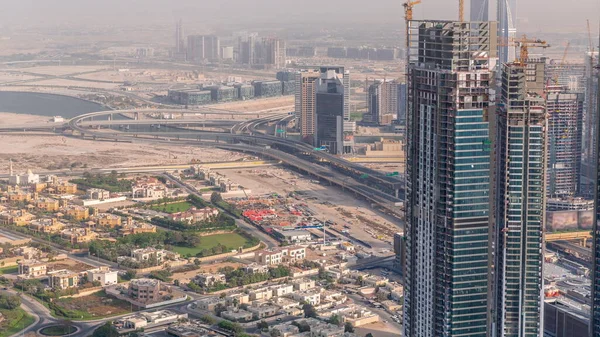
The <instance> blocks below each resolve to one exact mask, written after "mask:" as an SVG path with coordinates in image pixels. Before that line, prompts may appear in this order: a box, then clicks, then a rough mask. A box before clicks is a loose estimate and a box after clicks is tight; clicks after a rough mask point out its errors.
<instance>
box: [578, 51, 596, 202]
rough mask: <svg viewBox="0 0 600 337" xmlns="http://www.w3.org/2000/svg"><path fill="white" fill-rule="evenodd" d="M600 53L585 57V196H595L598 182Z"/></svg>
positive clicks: (582, 173) (581, 184) (583, 192)
mask: <svg viewBox="0 0 600 337" xmlns="http://www.w3.org/2000/svg"><path fill="white" fill-rule="evenodd" d="M596 64H598V52H587V53H586V55H585V75H584V82H585V90H584V94H585V101H584V107H583V120H584V123H583V141H582V143H583V146H582V147H583V153H582V164H581V182H580V191H581V192H582V194H583V195H585V196H590V197H591V196H593V193H594V191H593V190H594V188H593V186H594V184H595V181H596V177H595V174H596V167H597V165H598V163H597V161H596V146H595V144H596V142H597V138H598V136H597V135H598V134H597V130H596V125H598V123H599V121H598V105H597V104H596V102H597V100H598V76H597V75H598V70H597V69H596V68H594V67H595V66H596Z"/></svg>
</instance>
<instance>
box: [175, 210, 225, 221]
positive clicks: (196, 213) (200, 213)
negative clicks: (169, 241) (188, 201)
mask: <svg viewBox="0 0 600 337" xmlns="http://www.w3.org/2000/svg"><path fill="white" fill-rule="evenodd" d="M218 215H219V211H218V210H217V209H216V208H212V207H205V208H201V209H197V208H195V207H192V208H190V209H189V210H187V211H185V212H178V213H172V214H169V215H168V218H169V219H171V220H173V221H180V222H185V223H187V224H193V223H197V222H202V221H206V220H209V219H211V218H214V217H216V216H218Z"/></svg>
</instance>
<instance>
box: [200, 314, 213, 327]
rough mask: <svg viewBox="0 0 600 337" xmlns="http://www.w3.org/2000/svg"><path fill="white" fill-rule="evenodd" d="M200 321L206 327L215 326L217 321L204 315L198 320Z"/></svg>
mask: <svg viewBox="0 0 600 337" xmlns="http://www.w3.org/2000/svg"><path fill="white" fill-rule="evenodd" d="M200 320H201V321H202V322H204V323H206V324H208V325H213V324H215V323H216V322H217V321H216V320H215V319H214V318H213V317H212V316H210V315H204V316H202V317H201V318H200Z"/></svg>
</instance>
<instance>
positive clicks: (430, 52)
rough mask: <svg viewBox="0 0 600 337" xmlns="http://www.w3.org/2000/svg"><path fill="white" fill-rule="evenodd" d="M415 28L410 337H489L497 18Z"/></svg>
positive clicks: (410, 113) (410, 114) (407, 301)
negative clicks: (492, 115)
mask: <svg viewBox="0 0 600 337" xmlns="http://www.w3.org/2000/svg"><path fill="white" fill-rule="evenodd" d="M408 33H409V34H408V38H409V41H408V47H409V49H408V51H409V55H410V58H409V66H408V71H407V87H408V96H407V100H408V107H407V127H406V129H407V136H406V139H407V171H406V172H407V198H406V226H405V235H406V269H405V270H404V280H405V281H404V283H405V290H406V295H405V298H404V336H407V337H439V336H445V337H450V336H469V337H485V336H487V335H486V332H487V307H486V303H487V297H488V227H489V223H488V217H489V195H488V194H489V185H490V153H491V150H490V143H489V130H488V126H489V125H488V124H489V123H488V120H487V119H488V115H489V112H488V109H489V105H490V86H491V85H492V84H493V83H491V81H492V79H493V69H494V68H495V66H496V53H497V45H496V39H490V38H489V37H490V36H496V34H497V28H496V24H495V23H488V22H477V23H475V22H452V21H410V22H409V32H408Z"/></svg>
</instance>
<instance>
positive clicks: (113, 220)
mask: <svg viewBox="0 0 600 337" xmlns="http://www.w3.org/2000/svg"><path fill="white" fill-rule="evenodd" d="M92 221H94V222H95V223H96V226H98V227H109V228H114V227H117V226H121V217H120V216H118V215H114V214H110V213H98V214H97V215H94V216H92Z"/></svg>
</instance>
